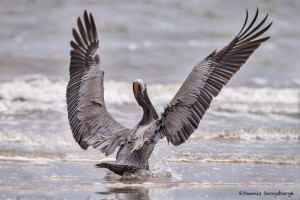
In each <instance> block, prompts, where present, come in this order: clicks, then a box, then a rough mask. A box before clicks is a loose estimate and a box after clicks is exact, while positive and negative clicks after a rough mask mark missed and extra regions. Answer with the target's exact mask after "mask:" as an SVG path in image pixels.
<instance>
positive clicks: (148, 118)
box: [139, 94, 158, 126]
mask: <svg viewBox="0 0 300 200" xmlns="http://www.w3.org/2000/svg"><path fill="white" fill-rule="evenodd" d="M140 106H141V107H142V108H143V118H142V120H141V121H140V122H139V125H140V126H142V125H146V124H150V123H151V122H152V121H153V120H156V119H157V118H158V115H157V113H156V110H155V108H154V107H153V105H152V102H151V101H150V99H149V97H148V94H145V99H144V101H142V103H141V104H140Z"/></svg>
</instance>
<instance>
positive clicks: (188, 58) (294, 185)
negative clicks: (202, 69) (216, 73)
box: [0, 0, 300, 200]
mask: <svg viewBox="0 0 300 200" xmlns="http://www.w3.org/2000/svg"><path fill="white" fill-rule="evenodd" d="M256 6H258V7H259V11H260V16H259V18H260V19H262V18H263V17H264V16H265V14H267V13H268V14H269V19H268V21H269V22H271V21H273V25H272V27H271V28H270V30H269V31H268V32H267V33H266V35H270V36H271V39H269V40H268V41H267V42H265V43H264V44H262V46H261V47H260V48H259V49H258V50H257V51H256V52H255V53H254V54H253V56H252V57H250V59H249V60H248V61H247V63H246V64H245V65H244V67H243V68H242V69H241V70H240V71H239V72H238V73H237V74H236V75H235V76H234V77H233V79H232V80H231V81H230V82H229V84H228V85H227V86H226V87H225V88H224V89H223V90H222V91H221V93H220V95H219V96H218V97H217V98H216V99H214V101H213V102H212V104H211V106H210V108H209V110H208V111H207V112H206V114H205V116H204V118H203V119H202V120H201V122H200V126H199V128H198V130H196V131H195V133H193V134H192V135H191V137H190V138H189V139H188V140H187V141H186V143H184V144H182V145H180V146H178V147H174V146H172V145H168V143H167V141H166V140H165V139H163V140H161V141H160V142H159V143H158V144H157V146H156V148H155V150H154V152H153V154H152V156H151V158H150V168H151V170H150V171H149V172H147V171H142V172H140V173H138V174H134V175H131V174H127V175H124V176H122V177H120V176H117V175H114V174H112V173H110V172H108V171H107V170H105V169H97V168H95V167H94V165H95V164H97V163H99V162H101V161H104V160H110V161H112V160H114V159H115V155H112V156H109V157H108V158H106V157H105V156H104V155H102V154H101V153H100V152H98V151H97V150H95V149H92V148H90V149H88V150H87V151H84V150H82V149H80V147H79V146H78V145H77V143H76V142H75V141H74V139H73V137H72V134H71V131H70V128H69V124H68V120H67V112H66V103H65V91H66V85H67V82H68V65H69V51H70V46H69V41H70V40H71V39H72V35H71V30H72V28H73V27H75V26H76V19H77V17H78V16H81V15H82V13H83V11H84V10H85V9H87V10H88V11H90V12H92V13H93V15H94V18H95V21H96V25H97V27H98V34H99V38H100V45H101V58H102V61H103V65H104V69H105V100H106V104H107V107H108V110H109V112H110V113H111V114H112V115H113V116H114V117H115V118H116V119H117V120H118V121H119V122H120V123H122V124H123V125H125V126H127V127H133V126H135V125H136V123H137V122H138V121H139V119H140V118H141V116H142V110H141V108H140V107H139V106H138V105H137V104H136V102H135V99H134V96H133V92H132V82H133V80H135V79H137V78H141V79H143V80H144V81H145V82H146V83H147V84H148V92H149V95H150V98H151V99H152V102H153V104H154V106H155V107H156V110H157V111H158V112H162V111H163V108H164V106H165V105H166V104H167V103H168V102H169V101H170V100H171V99H172V97H173V96H174V94H175V93H176V92H177V90H178V88H179V87H180V85H181V83H182V82H183V81H184V79H185V78H186V77H187V75H188V74H189V72H190V71H191V69H192V68H193V66H194V65H196V64H197V63H198V62H199V61H201V60H202V59H203V58H205V57H206V56H207V55H208V54H209V53H211V52H212V51H213V50H215V49H220V48H222V47H223V46H225V45H226V44H227V43H228V42H229V41H230V40H231V39H232V38H233V37H234V36H235V34H237V33H238V32H239V30H240V28H241V26H242V25H243V22H244V17H245V9H246V8H248V10H249V14H250V17H251V16H253V14H254V13H255V10H256ZM299 9H300V3H299V2H298V1H292V0H286V1H250V0H249V1H241V2H236V1H226V2H225V1H221V0H216V1H208V0H207V1H201V2H200V1H193V0H188V1H167V0H164V1H113V2H112V1H94V0H89V1H83V0H75V1H58V0H57V1H56V0H54V1H46V0H36V1H31V0H24V1H17V0H3V1H1V2H0V41H1V45H0V169H1V170H0V199H7V200H8V199H274V198H276V199H300V192H299V191H300V154H299V153H300V78H299V77H300V68H299V65H300V63H299V59H298V57H299V55H300V54H299V53H300V52H299V49H300V42H299V39H300V27H299V26H297V24H298V18H299V17H300V16H299V15H300V14H299V12H298V11H299Z"/></svg>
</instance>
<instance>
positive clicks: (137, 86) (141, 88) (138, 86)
mask: <svg viewBox="0 0 300 200" xmlns="http://www.w3.org/2000/svg"><path fill="white" fill-rule="evenodd" d="M133 94H134V97H135V99H136V101H137V102H138V104H139V105H140V106H141V107H142V108H143V109H144V112H149V111H150V113H151V114H152V116H153V118H154V119H157V118H158V115H157V113H156V111H155V109H154V107H153V105H152V103H151V101H150V98H149V96H148V93H147V85H146V84H145V83H144V81H143V80H142V79H136V80H135V81H134V82H133Z"/></svg>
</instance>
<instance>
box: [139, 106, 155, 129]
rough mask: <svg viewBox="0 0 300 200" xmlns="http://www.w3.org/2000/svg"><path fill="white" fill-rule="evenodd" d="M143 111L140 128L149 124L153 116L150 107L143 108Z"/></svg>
mask: <svg viewBox="0 0 300 200" xmlns="http://www.w3.org/2000/svg"><path fill="white" fill-rule="evenodd" d="M143 111H144V113H143V118H142V120H141V121H140V123H139V125H140V126H143V125H146V124H150V123H151V122H152V121H153V120H154V116H153V114H152V111H151V108H150V107H143Z"/></svg>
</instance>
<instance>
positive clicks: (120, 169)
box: [95, 163, 149, 176]
mask: <svg viewBox="0 0 300 200" xmlns="http://www.w3.org/2000/svg"><path fill="white" fill-rule="evenodd" d="M95 167H98V168H107V169H109V170H110V171H112V172H114V173H116V174H118V175H120V176H122V175H123V174H124V173H125V172H127V173H135V172H137V171H138V170H141V169H146V170H148V169H149V167H142V168H141V167H136V166H130V165H121V164H112V163H99V164H96V165H95Z"/></svg>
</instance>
